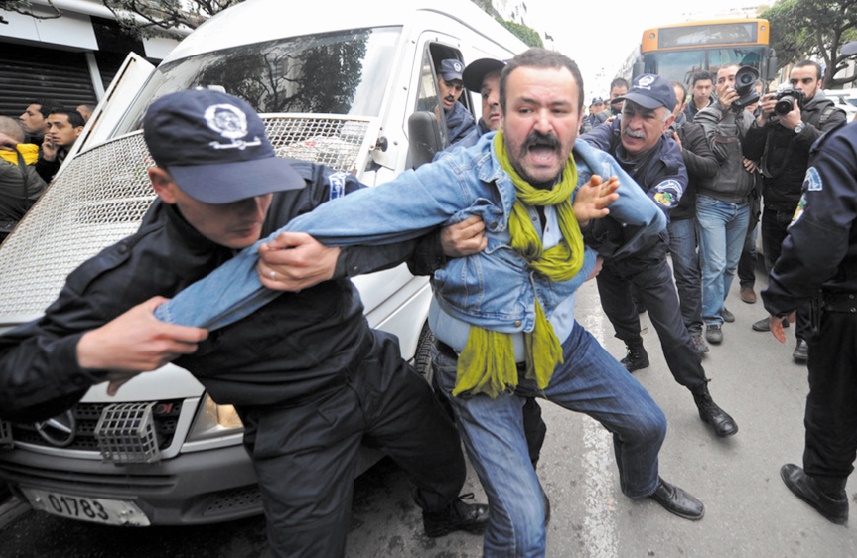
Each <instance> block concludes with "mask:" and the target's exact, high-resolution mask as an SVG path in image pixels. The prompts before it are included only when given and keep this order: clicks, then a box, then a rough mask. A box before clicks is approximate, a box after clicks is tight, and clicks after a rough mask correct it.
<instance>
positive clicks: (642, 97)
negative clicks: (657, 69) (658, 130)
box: [611, 74, 675, 112]
mask: <svg viewBox="0 0 857 558" xmlns="http://www.w3.org/2000/svg"><path fill="white" fill-rule="evenodd" d="M626 100H627V101H631V102H634V103H637V104H638V105H640V106H642V107H643V108H647V109H649V110H654V109H656V108H658V107H666V109H667V110H668V111H670V112H672V110H673V109H674V108H675V91H674V90H673V86H672V84H671V83H670V82H669V81H668V80H666V79H664V78H662V77H661V76H659V75H657V74H643V75H640V76H637V77H636V78H634V83H633V84H631V88H630V89H629V90H628V92H627V93H625V94H624V95H622V96H621V97H616V98H615V99H613V101H611V102H613V103H615V102H617V101H626Z"/></svg>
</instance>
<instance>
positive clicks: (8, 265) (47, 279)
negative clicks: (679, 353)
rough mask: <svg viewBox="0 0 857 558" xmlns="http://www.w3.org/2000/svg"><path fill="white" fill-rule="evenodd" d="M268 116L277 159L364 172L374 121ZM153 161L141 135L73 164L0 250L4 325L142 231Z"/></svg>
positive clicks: (42, 304) (33, 311)
mask: <svg viewBox="0 0 857 558" xmlns="http://www.w3.org/2000/svg"><path fill="white" fill-rule="evenodd" d="M263 118H264V120H265V125H266V129H267V133H268V137H269V138H270V140H271V143H272V144H273V145H274V148H275V149H276V151H277V155H279V156H280V157H291V158H295V159H303V160H307V161H312V162H317V163H322V164H325V165H328V166H330V167H333V168H335V169H337V170H341V171H346V172H350V171H354V170H355V169H362V168H363V166H364V165H365V163H366V158H367V156H368V152H369V148H370V146H371V143H372V142H374V139H375V138H376V137H377V124H375V126H374V127H372V119H360V118H352V117H348V118H342V117H332V116H331V117H326V116H319V115H291V114H290V115H263ZM370 128H373V129H372V130H371V132H374V133H371V134H370ZM153 164H154V161H153V160H152V158H151V156H150V155H149V152H148V150H147V149H146V146H145V144H144V142H143V134H142V132H134V133H132V134H129V135H127V136H123V137H119V138H116V139H114V140H111V141H108V142H106V143H103V144H101V145H99V146H96V147H94V148H92V149H90V150H88V151H86V152H84V153H81V154H79V155H77V156H76V157H75V158H74V159H73V160H72V161H70V162H69V164H68V165H67V166H66V167H65V168H64V169H63V170H62V172H61V173H60V174H59V175H58V176H57V178H56V180H55V181H54V183H53V184H52V185H51V187H50V188H49V189H48V190H47V192H45V194H44V195H43V196H42V199H41V200H39V202H38V203H37V204H36V205H35V206H34V207H33V209H32V210H31V211H30V213H29V214H28V215H27V216H26V217H25V218H24V219H23V220H21V222H20V224H19V225H18V228H17V229H15V231H14V232H13V233H12V234H10V235H9V237H8V238H7V239H6V241H5V242H4V243H3V245H2V246H0V293H3V294H2V296H0V324H2V323H6V324H14V323H20V322H24V321H29V320H31V319H34V318H38V317H39V316H41V315H42V314H43V313H44V310H45V308H47V306H48V305H49V304H50V303H51V302H53V300H54V299H56V297H57V295H58V294H59V290H60V288H61V287H62V285H63V283H64V282H65V277H66V275H67V274H68V273H69V272H70V271H72V270H73V269H74V268H75V267H77V266H78V265H79V264H80V263H81V262H83V261H84V260H86V259H87V258H89V257H91V256H93V255H95V254H96V253H97V252H98V251H99V250H101V249H102V248H104V247H105V246H109V245H110V244H112V243H114V242H116V241H118V240H120V239H122V238H124V237H125V236H128V235H130V234H132V233H133V232H134V231H136V230H137V227H138V226H139V223H140V220H141V219H142V218H143V215H144V214H145V212H146V209H147V208H148V207H149V205H150V204H151V202H152V201H153V200H154V199H155V194H154V192H153V191H152V188H151V185H150V183H149V180H148V177H147V174H146V169H147V168H148V167H149V166H151V165H153Z"/></svg>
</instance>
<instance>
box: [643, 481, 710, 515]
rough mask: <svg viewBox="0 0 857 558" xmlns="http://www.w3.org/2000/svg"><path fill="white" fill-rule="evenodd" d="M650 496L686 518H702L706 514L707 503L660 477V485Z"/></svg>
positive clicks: (667, 508) (668, 509)
mask: <svg viewBox="0 0 857 558" xmlns="http://www.w3.org/2000/svg"><path fill="white" fill-rule="evenodd" d="M649 498H651V499H652V500H654V501H655V502H657V503H659V504H660V505H662V506H663V507H664V508H666V510H667V511H668V512H670V513H674V514H676V515H677V516H679V517H683V518H685V519H693V520H694V521H695V520H697V519H702V516H703V515H705V504H703V503H702V502H701V501H700V500H697V499H696V498H694V497H693V496H691V495H690V494H688V493H687V492H685V491H684V490H682V489H681V488H679V487H677V486H673V485H671V484H670V483H668V482H666V481H665V480H664V479H662V478H660V477H659V478H658V487H657V488H656V489H655V491H654V492H653V493H652V494H651V496H649Z"/></svg>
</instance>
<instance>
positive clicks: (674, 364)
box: [581, 74, 738, 436]
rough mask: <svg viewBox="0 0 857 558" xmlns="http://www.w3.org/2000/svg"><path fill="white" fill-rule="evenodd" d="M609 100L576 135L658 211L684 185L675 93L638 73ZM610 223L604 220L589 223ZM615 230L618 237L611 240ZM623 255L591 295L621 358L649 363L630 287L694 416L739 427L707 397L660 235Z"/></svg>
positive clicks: (635, 365)
mask: <svg viewBox="0 0 857 558" xmlns="http://www.w3.org/2000/svg"><path fill="white" fill-rule="evenodd" d="M616 101H624V103H623V105H622V115H621V117H620V118H618V119H617V120H615V121H614V122H613V123H612V124H611V125H609V126H607V125H605V126H599V127H597V128H595V129H594V130H592V131H591V132H589V133H588V134H585V135H583V136H581V139H583V140H586V141H588V142H589V143H591V144H592V145H593V146H595V147H597V148H598V149H601V150H602V151H607V152H608V153H610V154H611V155H613V157H615V158H616V161H617V162H618V163H619V165H620V166H621V167H622V168H623V169H624V170H625V171H626V172H627V173H628V174H629V175H631V177H632V178H633V179H634V180H635V181H636V182H637V184H639V185H640V186H641V187H642V188H643V190H645V191H646V192H647V193H648V196H649V198H650V199H652V200H653V201H654V202H655V203H656V204H657V205H658V207H660V208H661V209H662V210H664V212H665V213H667V215H668V214H669V212H668V210H670V209H672V208H674V207H675V206H676V205H678V203H679V199H680V198H681V194H682V191H683V190H684V188H685V187H686V186H687V170H686V168H685V165H684V162H683V160H682V154H681V150H680V149H679V147H678V144H677V143H676V142H675V140H673V139H672V138H671V137H667V136H666V135H664V134H665V132H666V131H667V130H668V129H669V127H670V125H671V124H672V123H673V120H674V119H675V117H674V116H673V114H672V111H673V108H674V107H675V104H676V97H675V91H674V90H673V87H672V84H670V82H669V81H667V80H666V79H664V78H662V77H660V76H658V75H654V74H643V75H641V76H638V77H637V78H636V79H635V80H634V83H633V85H632V86H631V89H630V90H629V91H628V93H626V94H625V95H623V96H621V97H618V98H617V99H616ZM601 222H605V223H609V222H610V221H608V220H601V221H596V223H595V225H596V226H598V224H599V223H601ZM590 235H591V236H590V242H598V243H600V244H602V246H603V244H604V243H603V242H600V241H599V240H596V239H595V237H599V238H601V240H604V238H607V240H608V242H609V243H611V244H616V243H618V242H619V240H620V239H621V237H622V236H623V232H622V231H621V230H614V231H606V232H605V235H604V236H603V237H602V235H601V234H600V231H597V230H596V231H590ZM611 236H616V237H617V238H612V239H611V238H610V237H611ZM635 248H636V249H635V250H633V251H632V253H631V255H629V256H627V257H624V258H619V257H617V258H611V257H609V256H608V257H606V258H605V261H604V267H603V269H602V270H601V273H600V274H599V275H598V293H599V295H600V296H601V305H602V307H603V308H604V312H605V313H606V314H607V317H608V318H609V319H610V322H611V323H612V324H613V328H614V329H615V330H616V337H618V338H619V339H621V340H622V341H624V342H625V344H626V345H627V347H628V354H627V355H626V356H625V358H623V359H622V364H623V365H624V366H625V368H627V369H628V370H629V371H630V372H633V371H634V370H638V369H640V368H646V367H647V366H648V365H649V356H648V353H647V352H646V349H645V348H644V347H643V337H642V336H641V335H640V317H639V315H638V314H637V310H636V308H635V305H634V302H633V291H636V293H637V295H638V296H639V297H640V298H641V300H642V302H643V303H644V304H645V306H646V308H648V311H649V316H650V318H651V320H652V325H653V326H654V327H655V331H657V332H658V339H659V340H660V342H661V348H662V350H663V353H664V358H665V359H666V361H667V365H668V366H669V368H670V372H672V374H673V377H674V378H675V379H676V381H677V382H678V383H680V384H682V385H683V386H685V387H687V388H688V389H689V390H690V391H691V393H692V394H693V399H694V402H695V403H696V406H697V409H698V410H699V417H700V418H701V419H702V420H703V421H704V422H706V423H707V424H710V425H711V426H713V428H714V433H715V434H716V435H718V436H732V435H733V434H735V433H736V432H738V425H737V424H736V423H735V421H734V419H733V418H732V417H731V416H729V414H728V413H726V412H725V411H724V410H723V409H721V408H720V407H719V406H718V405H717V404H716V403H715V402H714V400H713V399H712V398H711V394H710V393H709V391H708V381H709V380H708V379H707V378H706V377H705V371H704V370H703V369H702V362H701V357H700V354H699V353H698V352H697V351H696V349H695V348H694V345H693V342H692V340H691V337H690V334H689V333H688V331H687V328H686V327H685V325H684V322H683V321H682V316H681V312H680V310H679V303H678V298H677V297H676V291H675V284H674V283H673V278H672V273H671V272H670V268H669V266H668V265H667V261H666V252H667V240H666V237H665V236H664V235H661V237H660V238H659V239H657V241H656V242H655V243H654V244H649V245H640V246H636V247H635Z"/></svg>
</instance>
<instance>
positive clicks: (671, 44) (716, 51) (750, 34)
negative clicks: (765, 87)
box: [632, 19, 777, 84]
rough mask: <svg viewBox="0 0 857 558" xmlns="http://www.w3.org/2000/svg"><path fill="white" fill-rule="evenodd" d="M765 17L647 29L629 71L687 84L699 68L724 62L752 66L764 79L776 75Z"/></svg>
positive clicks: (768, 79)
mask: <svg viewBox="0 0 857 558" xmlns="http://www.w3.org/2000/svg"><path fill="white" fill-rule="evenodd" d="M770 37H771V27H770V24H769V23H768V20H766V19H722V20H712V21H691V22H686V23H678V24H675V25H665V26H663V27H655V28H653V29H647V30H646V31H645V32H643V40H642V42H641V44H640V50H639V53H638V54H637V56H635V57H633V67H632V70H633V73H632V76H637V75H639V74H643V73H652V74H659V75H661V76H663V77H665V78H667V79H669V80H675V81H681V82H684V83H688V84H689V83H690V82H691V80H692V78H693V75H694V74H695V73H697V72H699V71H700V70H708V71H710V72H716V71H717V70H718V69H719V68H720V67H721V66H723V65H725V64H740V65H742V66H752V67H754V68H756V69H757V70H758V71H759V75H760V76H761V78H762V79H763V80H764V81H765V82H768V81H770V80H771V79H773V78H774V76H775V75H776V68H777V59H776V55H775V53H774V51H773V49H771V48H770V46H769V43H770Z"/></svg>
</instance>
